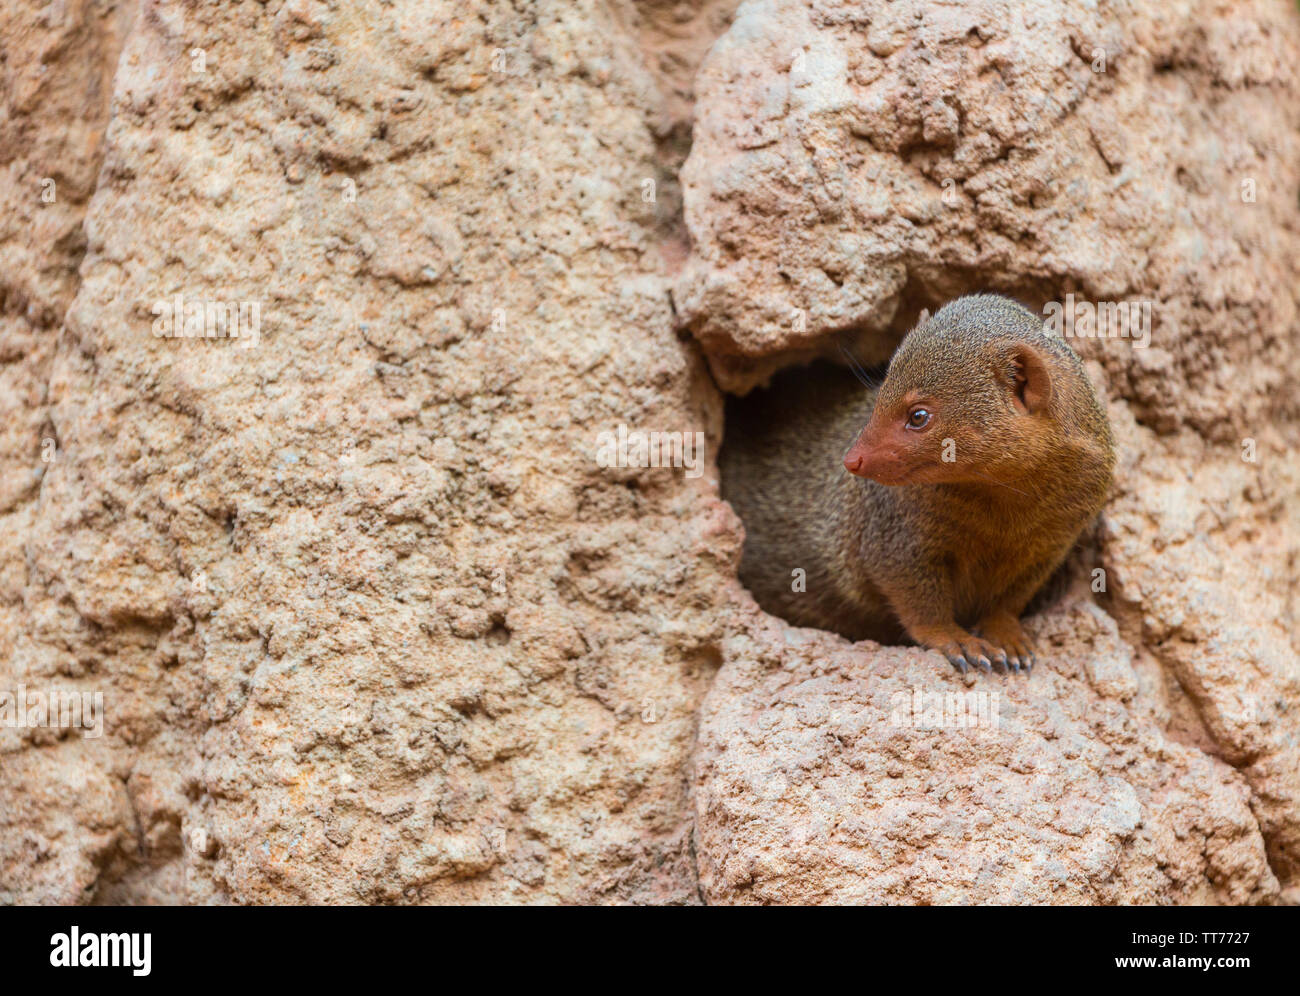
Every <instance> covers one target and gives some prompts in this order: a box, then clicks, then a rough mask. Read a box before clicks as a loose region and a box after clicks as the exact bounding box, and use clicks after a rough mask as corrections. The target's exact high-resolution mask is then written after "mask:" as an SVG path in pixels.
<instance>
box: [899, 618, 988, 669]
mask: <svg viewBox="0 0 1300 996" xmlns="http://www.w3.org/2000/svg"><path fill="white" fill-rule="evenodd" d="M907 632H908V634H909V635H910V636H911V637H912V639H914V640H915V641H916V642H917V643H919V644H921V646H923V647H925V648H926V649H927V650H937V651H938V652H939V653H941V654H943V656H944V657H946V658H948V663H949V664H951V665H952V666H953V667H955V668H956V669H957V670H958V671H960V672H961V673H962V674H965V673H966V669H967V667H968V666H972V665H973V666H975V667H979V668H983V670H984V671H985V672H986V673H991V672H992V671H993V665H994V664H1000V665H1002V666H1003V667H1004V668H1007V669H1008V671H1009V670H1010V665H1009V664H1008V663H1007V655H1006V654H1005V653H1003V651H1002V649H1001V648H1000V647H996V646H994V645H993V644H992V643H989V642H988V641H987V640H982V639H980V638H979V637H978V636H975V635H974V634H973V633H968V632H967V631H966V630H964V629H962V628H961V627H960V626H958V625H957V624H956V623H955V622H950V623H941V624H938V625H929V626H926V625H920V626H908V627H907Z"/></svg>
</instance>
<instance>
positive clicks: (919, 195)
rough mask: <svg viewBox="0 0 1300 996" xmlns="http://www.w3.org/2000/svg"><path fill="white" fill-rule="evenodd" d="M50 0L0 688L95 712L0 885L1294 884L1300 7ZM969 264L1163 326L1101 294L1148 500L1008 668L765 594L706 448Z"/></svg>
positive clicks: (1121, 517)
mask: <svg viewBox="0 0 1300 996" xmlns="http://www.w3.org/2000/svg"><path fill="white" fill-rule="evenodd" d="M11 6H13V10H12V11H10V10H9V9H8V8H6V13H5V14H4V15H0V27H3V29H4V30H3V31H2V32H0V36H3V38H4V43H3V44H4V45H5V58H4V60H3V72H4V87H5V88H4V94H5V101H4V108H5V109H4V117H3V118H2V119H0V162H3V165H4V167H5V169H6V171H7V173H6V178H5V181H6V182H4V183H0V204H3V206H4V208H5V212H4V218H5V222H4V223H3V225H2V226H0V262H3V263H4V266H3V267H0V302H2V304H3V307H0V388H2V389H0V414H2V415H3V416H4V417H3V419H0V691H2V690H12V689H14V688H15V687H16V686H17V685H19V684H25V685H26V686H28V687H48V686H51V685H58V686H62V687H66V688H69V689H75V690H78V691H87V692H98V693H101V694H102V696H103V701H104V709H105V716H104V729H103V736H102V737H98V738H86V737H83V736H82V735H81V731H79V730H51V729H27V728H19V729H10V728H0V901H2V902H16V903H55V902H57V903H78V902H112V903H120V902H170V903H194V904H198V903H214V904H215V903H233V904H250V903H261V902H281V903H290V902H314V903H375V902H385V903H388V902H392V903H420V902H444V903H453V902H454V903H583V902H592V903H695V902H700V901H707V902H713V903H730V902H755V901H760V902H776V901H787V902H828V901H878V902H919V901H926V902H950V901H951V902H974V901H986V902H1127V903H1133V902H1159V903H1188V902H1213V903H1261V902H1273V901H1285V900H1286V899H1287V898H1288V897H1293V896H1294V895H1296V894H1297V889H1300V849H1298V844H1300V842H1298V839H1297V837H1298V835H1300V815H1298V814H1300V805H1298V802H1300V748H1297V746H1296V744H1297V736H1296V734H1297V719H1296V715H1297V711H1296V709H1295V707H1294V703H1295V702H1297V701H1300V699H1298V697H1297V693H1298V692H1300V677H1298V676H1297V664H1296V659H1297V657H1296V653H1295V651H1296V648H1295V646H1294V643H1293V640H1294V634H1295V632H1296V631H1297V626H1296V619H1297V608H1298V606H1297V602H1296V598H1297V595H1296V593H1297V591H1300V587H1298V586H1297V584H1296V579H1297V578H1296V573H1297V566H1296V565H1297V563H1300V558H1298V557H1297V552H1300V541H1298V540H1297V536H1298V535H1300V507H1298V502H1297V495H1298V494H1300V480H1297V476H1298V475H1300V471H1297V464H1296V460H1295V452H1296V443H1297V436H1298V434H1297V431H1296V402H1295V399H1294V393H1293V392H1292V391H1290V390H1289V385H1293V384H1294V383H1296V382H1297V374H1300V370H1298V369H1297V365H1298V363H1300V361H1298V360H1297V354H1296V350H1295V337H1296V314H1297V311H1296V294H1297V293H1298V291H1297V287H1300V282H1298V281H1297V279H1296V277H1297V273H1296V266H1297V260H1300V253H1298V252H1297V250H1300V245H1297V241H1298V239H1300V235H1298V233H1300V223H1298V222H1300V218H1297V212H1298V210H1300V209H1298V208H1297V201H1296V197H1295V191H1296V190H1297V188H1298V187H1300V175H1298V171H1300V155H1298V154H1297V153H1300V148H1297V144H1298V143H1297V138H1296V135H1297V129H1296V126H1297V124H1300V120H1298V119H1300V98H1298V96H1297V92H1296V79H1295V72H1296V70H1295V67H1296V65H1297V64H1300V61H1298V60H1297V58H1296V56H1297V54H1298V46H1300V41H1298V39H1300V15H1297V14H1296V12H1295V11H1294V10H1293V9H1291V8H1290V7H1288V6H1286V5H1278V4H1266V3H1263V2H1262V0H1261V2H1259V3H1244V4H1235V5H1227V4H1214V3H1193V2H1185V3H1178V4H1173V5H1171V4H1161V5H1159V6H1158V7H1157V6H1156V5H1154V4H1138V5H1136V6H1132V5H1126V6H1124V7H1123V8H1122V9H1121V8H1119V7H1117V6H1113V5H1110V4H1100V5H1095V6H1090V5H1085V4H1082V3H1072V2H1060V3H1057V4H1055V5H1053V6H1052V7H1050V8H1043V7H1036V8H1034V10H1036V11H1037V12H1038V13H1037V14H1036V15H1035V16H1037V17H1038V20H1037V21H1036V22H1035V21H1032V20H1026V17H1027V16H1028V15H1024V14H1022V13H1021V5H1018V4H1010V3H1005V4H1003V3H992V2H988V3H972V4H962V5H951V6H935V5H930V4H924V5H923V4H919V3H912V2H910V0H900V2H896V3H892V4H887V3H883V2H881V3H875V2H861V3H854V4H840V3H830V2H821V0H800V2H794V0H781V2H778V0H763V2H757V3H756V2H748V3H745V4H743V5H742V6H741V7H740V9H739V10H738V12H737V13H736V16H735V19H734V22H733V20H732V17H731V4H730V3H729V2H719V3H708V2H701V3H698V4H668V3H658V2H655V3H640V4H633V3H630V2H622V0H619V2H615V3H609V4H605V3H601V2H597V0H583V2H580V3H564V4H559V3H541V4H535V5H523V6H520V7H518V8H514V7H509V6H503V5H500V4H489V3H478V2H469V3H466V2H463V0H455V2H453V0H436V2H434V0H430V2H417V0H404V2H400V3H384V2H380V0H362V2H360V3H355V4H336V3H329V2H324V0H322V2H315V0H268V2H265V3H263V2H243V3H232V4H224V5H219V6H215V7H214V6H212V5H189V4H155V3H152V2H143V3H140V4H135V3H111V2H90V0H86V2H80V0H67V2H65V3H61V4H38V3H36V2H34V0H33V2H30V3H28V2H24V3H20V4H17V5H11ZM918 11H921V12H922V14H921V16H920V17H919V18H918V17H917V12H918ZM720 32H721V33H722V38H721V40H720V42H719V43H718V44H717V45H716V46H715V47H713V48H712V51H711V53H710V54H709V55H708V56H707V58H706V59H705V61H704V63H703V68H702V70H701V71H700V72H699V73H698V74H697V72H696V66H697V63H698V62H699V60H700V59H701V58H702V57H704V53H705V51H706V50H708V49H709V47H710V40H711V39H712V37H713V36H714V35H716V34H718V33H720ZM1095 49H1101V50H1102V51H1104V53H1105V55H1106V68H1105V71H1104V72H1096V71H1094V69H1093V61H1094V58H1095V57H1094V54H1093V53H1094V50H1095ZM692 114H693V116H694V128H693V139H692V138H691V136H692V129H691V127H690V121H691V117H692ZM688 152H689V159H688V158H687V153H688ZM683 162H685V166H684V167H683V166H682V164H683ZM679 168H682V169H683V172H682V182H681V183H680V184H679V182H678V178H677V175H678V170H679ZM46 178H52V179H53V180H54V181H55V189H56V190H57V192H58V193H57V197H56V199H55V200H53V201H49V202H46V201H42V200H41V198H40V194H41V192H42V190H43V189H44V187H43V183H42V181H43V180H44V179H46ZM1248 180H1253V181H1254V183H1253V187H1250V185H1247V184H1246V181H1248ZM949 181H951V182H949ZM1248 187H1249V189H1251V190H1252V191H1253V193H1254V195H1255V199H1254V200H1253V201H1248V202H1244V201H1243V200H1242V193H1243V191H1245V190H1246V189H1248ZM945 197H946V198H947V199H945ZM976 288H987V289H995V290H1003V291H1006V292H1011V293H1015V294H1017V295H1019V296H1020V297H1022V298H1023V299H1024V300H1026V301H1027V302H1028V303H1029V304H1031V305H1033V306H1039V305H1041V304H1043V303H1044V302H1046V301H1049V300H1055V299H1059V298H1061V297H1063V296H1064V295H1065V294H1066V293H1075V294H1077V295H1078V296H1079V297H1080V298H1081V299H1093V298H1111V299H1125V300H1130V299H1131V300H1149V301H1151V302H1152V304H1153V307H1154V316H1155V325H1154V328H1153V331H1152V339H1151V344H1150V346H1149V347H1148V348H1145V349H1135V348H1133V347H1132V344H1131V343H1130V342H1127V341H1124V342H1114V341H1091V340H1085V341H1080V342H1078V343H1077V346H1078V348H1079V351H1080V352H1081V353H1082V354H1083V355H1084V357H1085V359H1086V361H1087V363H1088V367H1089V370H1090V374H1091V375H1092V376H1093V377H1094V379H1095V380H1096V382H1097V384H1098V387H1099V389H1100V390H1101V391H1102V392H1103V393H1104V395H1105V396H1106V397H1107V398H1108V402H1109V407H1110V412H1111V416H1112V422H1113V424H1114V426H1115V431H1116V436H1117V440H1118V443H1119V447H1120V466H1119V470H1118V476H1117V484H1116V489H1115V494H1114V496H1113V498H1112V500H1111V502H1110V503H1109V505H1108V507H1107V509H1106V512H1105V514H1104V516H1103V518H1102V521H1101V523H1100V524H1099V525H1098V527H1097V529H1096V530H1094V531H1093V532H1091V533H1090V534H1089V535H1088V537H1087V538H1086V540H1085V542H1084V543H1083V545H1082V546H1081V549H1080V551H1079V552H1078V554H1077V556H1075V557H1074V558H1072V560H1071V564H1070V571H1069V572H1068V577H1067V579H1066V581H1065V582H1064V583H1065V585H1066V588H1065V591H1064V593H1063V594H1059V593H1058V594H1057V595H1055V596H1054V597H1053V598H1050V599H1048V600H1046V601H1045V603H1044V606H1043V608H1042V610H1041V611H1040V612H1039V613H1038V614H1037V615H1036V616H1035V617H1034V618H1033V619H1032V620H1031V621H1030V626H1031V628H1032V629H1033V630H1034V631H1035V632H1036V633H1037V634H1038V636H1039V638H1040V640H1041V641H1042V642H1043V643H1044V645H1045V647H1046V649H1047V653H1046V655H1045V660H1044V662H1043V664H1042V665H1040V668H1039V669H1038V670H1037V671H1036V672H1035V673H1034V675H1033V676H1032V677H1031V678H1029V679H1016V680H1014V681H1008V680H1007V679H1005V678H1001V677H994V678H991V679H985V678H979V679H977V681H976V683H975V684H974V685H972V686H969V687H968V686H966V685H964V684H961V683H960V682H959V681H958V679H957V677H956V675H955V674H952V673H949V671H948V670H947V666H946V665H945V664H944V663H943V662H942V661H940V660H939V659H938V658H936V657H934V656H933V655H927V654H924V653H922V652H920V651H918V650H914V649H903V648H878V647H876V646H874V645H871V644H858V645H848V644H846V643H844V641H842V640H839V639H838V638H835V637H832V636H830V635H829V634H825V633H816V632H810V631H796V630H791V629H790V628H789V627H788V626H786V625H785V624H783V623H782V622H781V621H780V620H777V619H773V618H771V617H768V616H765V615H764V614H763V613H761V612H759V611H758V610H757V608H756V607H755V605H754V603H753V601H752V599H750V597H749V596H748V594H747V593H746V592H745V591H744V589H743V588H741V587H740V585H739V584H738V583H737V581H736V568H737V562H738V558H739V551H740V547H741V542H742V538H743V526H742V524H741V523H740V522H739V521H738V520H737V518H736V517H735V515H734V514H733V513H732V511H731V509H730V506H728V505H727V503H726V502H725V501H724V500H723V498H724V497H725V496H720V495H719V493H718V483H717V474H716V466H715V457H716V453H717V449H718V445H719V444H720V442H721V439H722V436H723V432H724V424H723V418H724V407H723V405H724V394H723V393H722V391H721V390H719V385H721V387H722V388H723V389H727V390H734V391H742V390H745V389H747V388H748V387H750V386H752V385H753V384H755V383H758V382H760V381H762V379H763V378H764V377H765V376H766V374H767V373H768V372H770V371H772V370H775V369H778V368H779V367H780V366H782V365H785V364H788V363H791V362H796V361H798V360H799V359H801V358H806V357H807V356H810V355H813V354H816V353H822V352H826V353H831V352H834V351H835V350H836V348H837V347H836V343H837V340H839V339H841V338H842V339H843V340H844V341H845V342H847V343H850V344H852V346H853V347H854V348H855V349H856V350H857V351H858V354H859V356H860V357H861V358H862V359H863V360H864V361H872V360H875V359H882V358H884V357H886V356H887V355H888V353H889V350H890V349H891V348H892V345H893V344H894V342H896V341H897V338H898V337H899V336H900V335H901V333H902V332H903V330H904V329H905V328H906V327H907V326H908V325H909V324H910V323H911V322H912V321H913V320H914V318H915V315H916V313H917V311H919V309H920V308H921V307H923V306H931V307H932V306H934V305H936V304H938V303H940V302H941V301H942V300H944V299H946V298H948V297H950V296H953V295H955V294H958V293H961V292H963V291H966V290H972V289H976ZM178 295H180V296H181V298H182V299H183V301H186V302H189V303H191V304H192V305H193V304H202V305H203V306H204V309H203V315H204V320H205V321H206V320H207V317H206V316H207V314H208V310H209V306H211V308H213V309H217V308H221V309H223V314H224V307H225V306H226V305H234V306H235V311H234V314H235V315H236V316H239V315H240V312H239V305H240V304H241V303H242V304H243V305H244V306H245V309H244V312H243V317H244V320H246V321H250V322H251V321H253V316H254V314H256V324H255V325H254V326H253V327H252V328H250V327H249V326H247V325H246V326H244V329H243V331H246V332H253V331H255V332H256V335H255V336H254V335H248V336H241V337H240V338H236V339H230V338H216V337H214V338H207V337H203V338H193V337H184V336H182V337H179V338H171V337H160V336H158V335H156V334H155V331H156V329H155V322H156V321H157V320H158V319H159V317H160V311H161V306H162V305H164V304H168V303H173V302H175V301H176V299H177V296H178ZM254 306H256V311H255V312H254V310H253V308H254ZM796 312H798V315H799V317H798V321H797V322H796V321H795V320H794V315H795V313H796ZM214 313H215V312H214ZM620 425H626V426H628V427H629V428H631V429H632V430H640V431H650V430H660V431H679V432H683V431H685V432H702V433H704V438H705V452H704V459H703V461H702V463H701V464H700V465H699V466H698V467H697V470H698V474H697V473H696V472H694V471H692V472H689V473H688V472H687V470H686V469H685V468H676V469H674V468H638V467H612V468H611V467H604V466H601V465H600V462H599V461H598V459H597V453H598V449H599V442H598V441H599V439H600V438H601V433H604V432H613V431H617V430H618V428H619V426H620ZM47 440H48V441H49V445H46V441H47ZM1248 443H1249V445H1247V444H1248ZM1247 454H1248V455H1250V456H1253V457H1254V459H1253V461H1251V460H1248V459H1243V456H1245V455H1247ZM1094 570H1100V571H1101V572H1103V573H1102V574H1101V575H1100V576H1101V577H1102V578H1103V579H1104V581H1105V590H1104V591H1094V590H1093V587H1092V582H1093V578H1094V575H1093V574H1092V572H1093V571H1094ZM917 690H920V692H921V693H922V699H921V701H922V703H923V704H924V702H925V695H926V694H940V695H946V694H948V693H956V692H961V693H963V694H966V693H969V692H972V691H973V692H981V691H983V692H989V693H994V692H996V693H997V694H998V695H999V696H1000V698H999V699H998V702H997V707H996V712H995V713H990V712H988V711H987V709H986V711H985V713H984V718H985V719H986V720H988V721H989V722H991V718H992V716H993V715H994V714H996V716H997V717H998V725H997V727H996V728H989V727H988V726H981V727H976V728H966V727H964V726H963V727H962V728H961V729H953V728H943V729H918V728H914V727H913V726H911V725H907V724H899V723H896V722H893V720H894V718H895V717H894V713H895V712H896V711H897V710H898V709H900V708H901V707H902V706H901V703H904V702H905V701H906V699H907V697H908V696H911V695H913V694H914V693H915V692H916V691H917ZM900 695H901V696H903V698H901V699H900V698H898V696H900ZM975 701H977V702H978V701H984V702H985V703H986V704H991V699H984V700H975ZM977 714H978V713H977ZM924 716H925V712H924V709H922V711H921V717H922V718H924Z"/></svg>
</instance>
